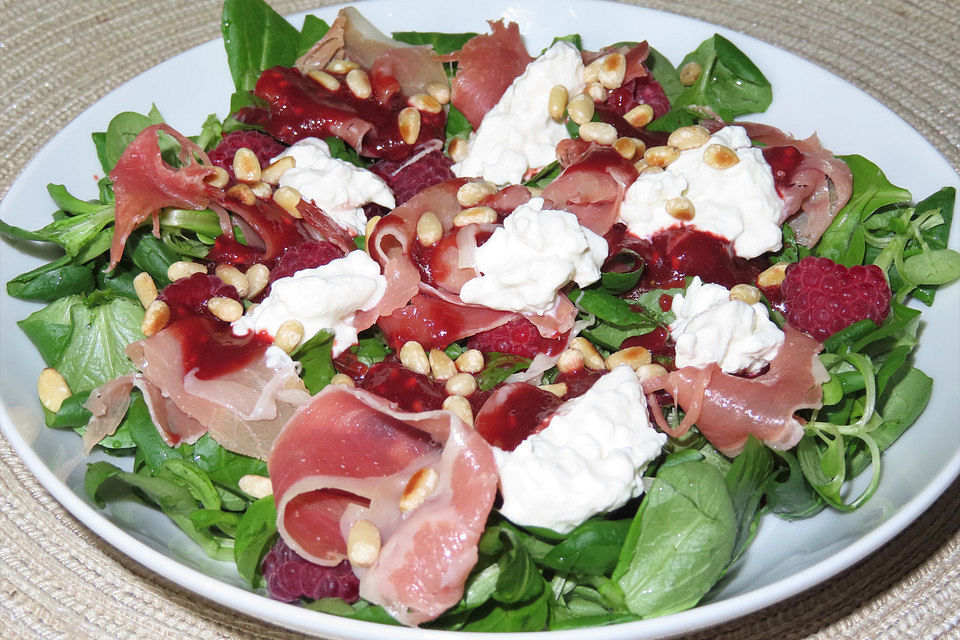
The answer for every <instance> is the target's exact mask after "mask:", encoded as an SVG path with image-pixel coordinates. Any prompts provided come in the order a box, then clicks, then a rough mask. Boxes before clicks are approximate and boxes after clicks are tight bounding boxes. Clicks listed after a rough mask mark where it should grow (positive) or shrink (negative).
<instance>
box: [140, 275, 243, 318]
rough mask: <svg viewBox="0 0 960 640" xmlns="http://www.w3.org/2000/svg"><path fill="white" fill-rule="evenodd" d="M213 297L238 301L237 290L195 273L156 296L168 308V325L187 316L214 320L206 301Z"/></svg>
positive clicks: (218, 279) (213, 278)
mask: <svg viewBox="0 0 960 640" xmlns="http://www.w3.org/2000/svg"><path fill="white" fill-rule="evenodd" d="M214 297H220V298H233V299H234V300H237V301H239V300H240V296H239V295H238V294H237V290H236V289H235V288H234V287H232V286H231V285H228V284H226V283H224V281H223V280H221V279H220V278H218V277H217V276H211V275H207V274H206V273H195V274H193V275H192V276H190V277H189V278H181V279H179V280H177V281H176V282H172V283H170V284H168V285H167V286H166V287H164V288H163V290H162V291H161V292H160V294H159V295H158V296H157V299H158V300H162V301H163V302H166V303H167V306H168V307H170V323H171V324H172V323H174V322H176V321H177V320H182V319H183V318H186V317H189V316H202V317H206V318H214V317H215V316H214V315H213V314H212V313H210V311H209V310H208V309H207V300H209V299H210V298H214Z"/></svg>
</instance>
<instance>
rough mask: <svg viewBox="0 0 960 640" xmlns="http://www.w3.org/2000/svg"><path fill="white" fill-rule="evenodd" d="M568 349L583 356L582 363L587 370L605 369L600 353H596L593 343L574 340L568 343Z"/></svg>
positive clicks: (583, 339)
mask: <svg viewBox="0 0 960 640" xmlns="http://www.w3.org/2000/svg"><path fill="white" fill-rule="evenodd" d="M570 348H571V349H576V350H577V351H579V352H580V353H582V354H583V363H584V364H585V365H586V366H587V368H588V369H594V370H595V371H603V370H604V369H606V368H607V365H606V363H605V362H604V361H603V356H602V355H600V352H599V351H597V348H596V347H595V346H593V343H592V342H590V341H589V340H587V339H586V338H581V337H576V338H574V339H573V340H571V341H570Z"/></svg>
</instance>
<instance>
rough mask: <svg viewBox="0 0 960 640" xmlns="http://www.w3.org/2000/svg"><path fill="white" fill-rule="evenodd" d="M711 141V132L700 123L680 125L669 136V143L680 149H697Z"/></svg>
mask: <svg viewBox="0 0 960 640" xmlns="http://www.w3.org/2000/svg"><path fill="white" fill-rule="evenodd" d="M709 141H710V132H709V131H707V130H706V129H705V128H703V127H701V126H699V125H693V126H691V127H680V128H679V129H676V130H674V131H673V132H672V133H671V134H670V137H669V138H667V145H668V146H671V147H676V148H677V149H679V150H680V151H686V150H687V149H697V148H699V147H702V146H703V145H705V144H707V142H709Z"/></svg>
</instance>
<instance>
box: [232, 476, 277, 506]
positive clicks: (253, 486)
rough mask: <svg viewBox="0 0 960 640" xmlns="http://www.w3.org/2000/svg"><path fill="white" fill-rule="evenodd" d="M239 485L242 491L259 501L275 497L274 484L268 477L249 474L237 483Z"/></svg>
mask: <svg viewBox="0 0 960 640" xmlns="http://www.w3.org/2000/svg"><path fill="white" fill-rule="evenodd" d="M237 485H238V486H239V487H240V491H243V492H244V493H246V494H247V495H248V496H250V497H252V498H256V499H257V500H259V499H260V498H266V497H267V496H272V495H273V483H271V482H270V478H268V477H266V476H258V475H254V474H252V473H249V474H247V475H245V476H241V477H240V480H238V481H237Z"/></svg>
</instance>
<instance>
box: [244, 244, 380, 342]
mask: <svg viewBox="0 0 960 640" xmlns="http://www.w3.org/2000/svg"><path fill="white" fill-rule="evenodd" d="M386 290H387V279H386V278H384V277H383V275H381V274H380V265H378V264H377V263H376V262H374V261H373V259H371V258H370V256H368V255H367V254H366V253H365V252H363V251H352V252H350V253H349V254H347V255H346V256H344V257H343V258H338V259H336V260H333V261H331V262H329V263H327V264H325V265H323V266H320V267H316V268H315V269H301V270H300V271H297V272H296V273H294V274H293V275H292V276H290V277H287V278H280V279H279V280H276V281H274V283H273V284H272V285H271V287H270V295H268V296H267V297H266V298H264V300H263V302H261V303H260V304H259V306H257V307H255V308H254V309H253V310H251V311H248V312H247V313H246V314H245V315H244V316H243V317H241V318H240V319H239V320H237V321H236V322H234V323H233V333H234V334H235V335H245V334H246V333H249V332H250V331H253V332H255V333H259V332H260V331H266V332H267V333H268V334H270V335H271V336H276V334H277V330H278V329H279V328H280V325H282V324H283V323H284V322H286V321H287V320H299V321H300V323H301V324H303V340H302V341H301V342H300V344H303V343H304V342H306V341H307V340H309V339H310V338H312V337H313V336H315V335H316V334H317V333H319V332H320V331H322V330H323V329H328V330H331V331H333V333H334V338H333V355H334V357H336V356H338V355H339V354H340V353H342V352H343V351H344V350H345V349H347V347H350V346H351V345H354V344H356V343H357V329H356V328H355V327H354V326H353V324H352V323H353V317H354V314H355V313H356V312H357V311H367V310H369V309H372V308H373V307H374V306H376V304H377V303H378V302H380V299H381V298H383V294H384V292H385V291H386Z"/></svg>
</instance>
